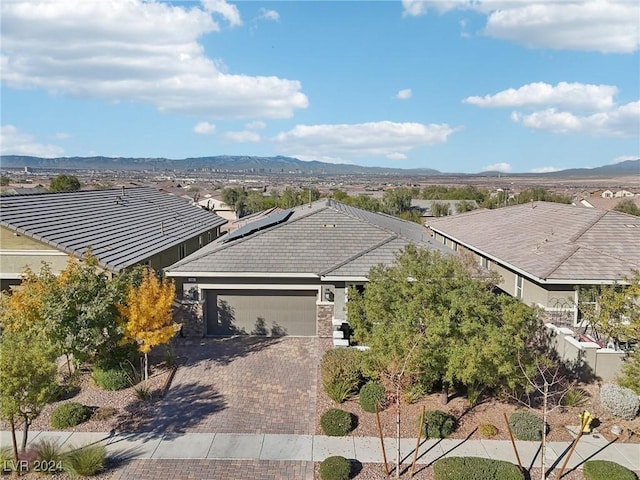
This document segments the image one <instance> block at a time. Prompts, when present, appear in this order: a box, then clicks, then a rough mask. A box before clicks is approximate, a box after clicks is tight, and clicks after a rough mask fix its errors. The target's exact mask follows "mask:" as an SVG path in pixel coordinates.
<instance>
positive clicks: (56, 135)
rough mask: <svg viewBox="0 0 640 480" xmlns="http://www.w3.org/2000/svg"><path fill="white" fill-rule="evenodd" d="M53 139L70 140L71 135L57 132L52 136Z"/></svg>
mask: <svg viewBox="0 0 640 480" xmlns="http://www.w3.org/2000/svg"><path fill="white" fill-rule="evenodd" d="M54 137H56V139H58V140H67V139H68V138H71V135H70V134H69V133H64V132H58V133H56V134H55V135H54Z"/></svg>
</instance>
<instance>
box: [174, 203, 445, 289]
mask: <svg viewBox="0 0 640 480" xmlns="http://www.w3.org/2000/svg"><path fill="white" fill-rule="evenodd" d="M409 243H414V244H418V245H421V246H425V247H426V246H431V247H432V248H435V249H439V250H441V251H442V252H443V253H450V252H448V251H446V250H445V249H444V247H443V246H442V245H438V244H435V243H433V241H432V239H430V238H429V236H428V234H427V231H426V229H425V228H424V227H423V226H421V225H418V224H416V223H413V222H408V221H405V220H401V219H397V218H395V217H390V216H388V215H384V214H379V213H372V212H367V211H365V210H360V209H358V208H354V207H350V206H348V205H344V204H342V203H339V202H335V201H333V200H319V201H316V202H314V203H312V204H311V205H309V204H307V205H302V206H299V207H296V208H294V209H293V213H292V214H291V216H290V217H289V219H288V220H287V221H286V222H284V223H280V224H278V225H274V226H272V227H270V228H266V229H264V230H261V231H258V232H255V233H253V234H251V235H249V236H247V237H243V238H239V239H236V240H232V241H229V242H226V243H225V237H221V238H220V239H218V240H217V241H216V242H213V243H212V244H209V245H207V246H205V247H204V248H202V249H201V250H199V251H197V252H195V253H193V254H192V255H190V256H188V257H187V258H184V259H183V260H181V261H179V262H177V263H175V264H174V265H172V266H170V267H168V268H166V269H165V271H166V272H168V273H169V275H171V274H188V273H205V272H208V273H218V274H219V273H228V274H230V275H233V274H234V273H236V274H237V273H252V274H265V275H268V274H276V273H277V274H311V275H316V276H324V275H331V276H333V275H339V276H350V277H352V276H358V277H364V276H366V275H367V274H368V272H369V269H370V268H371V267H372V266H374V265H376V264H378V263H381V262H382V263H391V262H392V261H393V259H394V255H395V253H396V252H398V251H399V250H400V249H402V248H403V247H404V246H405V245H408V244H409Z"/></svg>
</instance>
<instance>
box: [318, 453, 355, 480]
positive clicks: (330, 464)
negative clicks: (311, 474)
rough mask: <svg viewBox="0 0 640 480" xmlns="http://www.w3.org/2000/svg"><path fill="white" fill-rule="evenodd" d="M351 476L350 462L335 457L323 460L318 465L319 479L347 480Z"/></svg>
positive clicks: (337, 456)
mask: <svg viewBox="0 0 640 480" xmlns="http://www.w3.org/2000/svg"><path fill="white" fill-rule="evenodd" d="M350 476H351V462H350V461H349V460H347V459H346V458H344V457H341V456H339V455H336V456H334V457H327V458H325V459H324V460H323V461H322V463H321V464H320V478H321V479H322V480H348V479H349V477H350Z"/></svg>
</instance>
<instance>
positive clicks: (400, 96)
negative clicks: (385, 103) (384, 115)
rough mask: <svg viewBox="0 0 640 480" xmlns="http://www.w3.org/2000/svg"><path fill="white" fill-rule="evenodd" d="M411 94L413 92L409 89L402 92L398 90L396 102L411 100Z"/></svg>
mask: <svg viewBox="0 0 640 480" xmlns="http://www.w3.org/2000/svg"><path fill="white" fill-rule="evenodd" d="M412 94H413V92H412V91H411V89H410V88H405V89H404V90H400V91H399V92H398V93H396V98H397V99H398V100H408V99H409V98H411V95H412Z"/></svg>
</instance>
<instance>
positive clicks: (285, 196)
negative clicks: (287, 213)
mask: <svg viewBox="0 0 640 480" xmlns="http://www.w3.org/2000/svg"><path fill="white" fill-rule="evenodd" d="M301 204H302V202H301V201H300V195H299V193H298V192H297V191H296V190H295V189H293V188H291V187H287V188H285V189H284V191H283V192H282V194H281V195H280V198H279V199H278V206H279V207H280V208H293V207H297V206H298V205H301Z"/></svg>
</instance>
